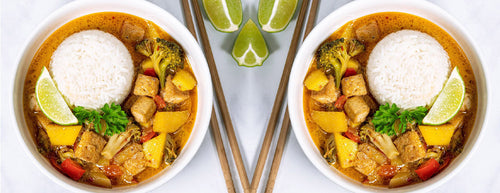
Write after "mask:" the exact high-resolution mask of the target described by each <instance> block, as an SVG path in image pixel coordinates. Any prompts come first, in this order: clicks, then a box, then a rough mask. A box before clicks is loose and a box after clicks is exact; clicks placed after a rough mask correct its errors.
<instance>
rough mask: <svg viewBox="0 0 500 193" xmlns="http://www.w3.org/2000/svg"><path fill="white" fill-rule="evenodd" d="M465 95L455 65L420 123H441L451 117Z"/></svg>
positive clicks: (463, 86)
mask: <svg viewBox="0 0 500 193" xmlns="http://www.w3.org/2000/svg"><path fill="white" fill-rule="evenodd" d="M464 96H465V85H464V80H463V79H462V77H461V76H460V73H459V72H458V68H457V67H455V68H454V69H453V71H452V72H451V75H450V77H449V78H448V81H447V82H446V84H445V85H444V88H443V90H441V93H439V95H438V97H437V99H436V101H435V102H434V105H432V107H431V109H430V110H429V113H428V114H427V115H426V116H425V117H424V119H423V120H422V123H424V124H426V125H441V124H444V123H446V122H448V121H449V120H450V119H451V118H453V117H454V116H455V115H456V114H457V112H458V111H459V110H460V107H462V103H463V102H464Z"/></svg>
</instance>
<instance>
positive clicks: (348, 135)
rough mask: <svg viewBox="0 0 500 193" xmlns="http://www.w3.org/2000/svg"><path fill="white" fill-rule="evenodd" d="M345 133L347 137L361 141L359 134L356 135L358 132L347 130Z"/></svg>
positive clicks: (357, 141)
mask: <svg viewBox="0 0 500 193" xmlns="http://www.w3.org/2000/svg"><path fill="white" fill-rule="evenodd" d="M344 135H345V136H346V137H347V138H349V139H351V140H353V141H355V142H356V143H359V141H360V139H359V136H357V135H356V134H354V133H351V132H350V131H346V132H345V133H344Z"/></svg>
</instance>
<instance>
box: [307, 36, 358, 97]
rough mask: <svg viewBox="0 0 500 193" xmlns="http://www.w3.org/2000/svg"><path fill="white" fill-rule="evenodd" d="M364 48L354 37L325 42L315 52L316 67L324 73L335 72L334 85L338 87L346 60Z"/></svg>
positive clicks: (344, 69) (345, 67)
mask: <svg viewBox="0 0 500 193" xmlns="http://www.w3.org/2000/svg"><path fill="white" fill-rule="evenodd" d="M364 49H365V46H364V45H363V44H362V43H361V42H359V41H358V40H356V39H344V38H340V39H336V40H333V41H329V42H326V43H324V44H323V45H321V47H320V48H319V49H318V51H317V52H316V63H317V68H318V69H323V71H324V72H325V73H326V74H333V73H335V86H336V87H337V88H339V87H340V79H341V78H342V76H343V75H344V73H345V71H346V69H347V62H349V60H350V59H351V57H354V56H356V55H358V54H359V53H361V52H363V51H364Z"/></svg>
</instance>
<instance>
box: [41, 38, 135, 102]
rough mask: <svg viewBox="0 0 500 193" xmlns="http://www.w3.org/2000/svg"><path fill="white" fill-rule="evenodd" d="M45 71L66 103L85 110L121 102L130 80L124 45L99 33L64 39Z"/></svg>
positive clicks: (129, 61)
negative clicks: (47, 69) (50, 76)
mask: <svg viewBox="0 0 500 193" xmlns="http://www.w3.org/2000/svg"><path fill="white" fill-rule="evenodd" d="M49 69H50V72H51V75H52V78H53V79H54V81H55V83H56V84H57V87H58V89H59V91H60V92H61V94H62V95H63V96H64V97H65V98H66V100H67V102H69V104H70V105H73V106H83V107H85V108H89V109H98V108H101V107H102V106H104V104H106V103H112V102H114V103H115V104H120V103H121V102H123V100H125V98H126V97H127V95H128V93H129V92H130V89H131V86H132V81H133V76H134V64H133V61H132V57H131V56H130V53H129V52H128V50H127V48H126V47H125V45H123V43H122V42H121V41H120V40H118V39H117V38H116V37H115V36H113V35H111V34H109V33H106V32H103V31H100V30H86V31H82V32H78V33H75V34H73V35H71V36H69V37H68V38H66V39H65V40H64V41H63V42H62V43H61V44H60V45H59V46H58V47H57V49H56V51H55V52H54V54H53V55H52V58H51V61H50V67H49Z"/></svg>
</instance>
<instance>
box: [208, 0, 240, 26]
mask: <svg viewBox="0 0 500 193" xmlns="http://www.w3.org/2000/svg"><path fill="white" fill-rule="evenodd" d="M203 7H204V8H205V12H206V13H207V16H208V19H209V20H210V22H211V23H212V25H213V26H214V27H215V29H217V30H219V31H221V32H234V31H236V30H238V28H239V27H240V25H241V21H242V20H243V19H242V18H243V11H242V9H241V1H240V0H203Z"/></svg>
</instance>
